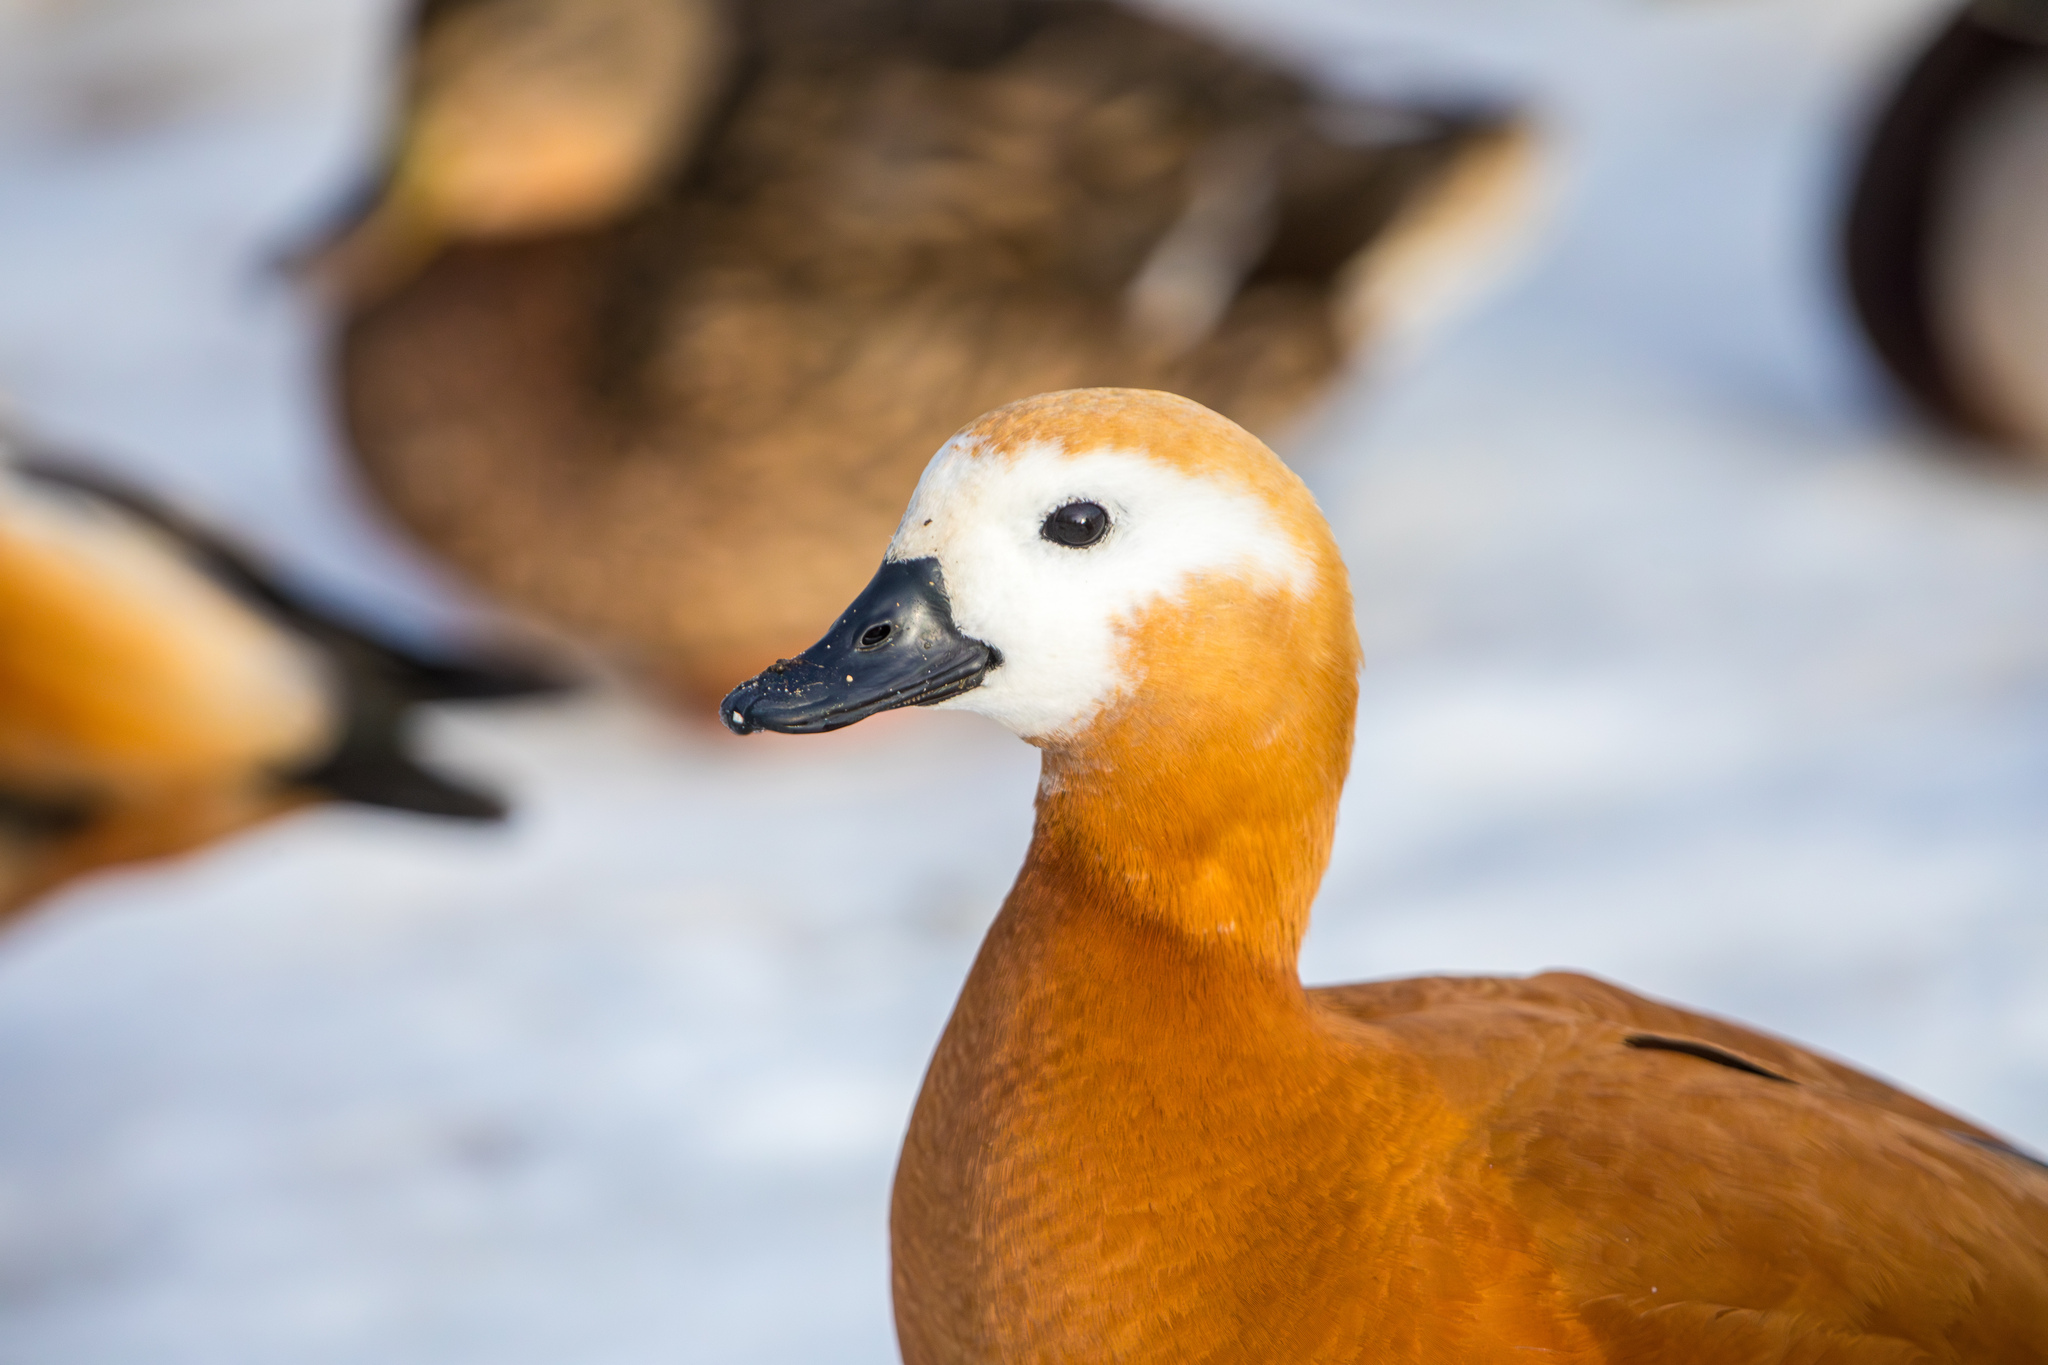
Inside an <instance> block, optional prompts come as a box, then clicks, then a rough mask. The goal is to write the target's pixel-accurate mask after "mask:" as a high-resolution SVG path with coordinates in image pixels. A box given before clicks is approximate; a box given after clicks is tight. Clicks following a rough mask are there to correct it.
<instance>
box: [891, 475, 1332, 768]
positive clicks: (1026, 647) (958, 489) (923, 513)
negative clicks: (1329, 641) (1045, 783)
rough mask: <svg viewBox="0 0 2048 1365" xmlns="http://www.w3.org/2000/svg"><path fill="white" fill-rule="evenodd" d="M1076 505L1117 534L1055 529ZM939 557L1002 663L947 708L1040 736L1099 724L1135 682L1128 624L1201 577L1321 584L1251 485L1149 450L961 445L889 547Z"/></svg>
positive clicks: (957, 607) (976, 630)
mask: <svg viewBox="0 0 2048 1365" xmlns="http://www.w3.org/2000/svg"><path fill="white" fill-rule="evenodd" d="M1070 502H1093V503H1098V504H1100V505H1101V506H1102V507H1103V508H1105V509H1107V510H1108V512H1109V515H1110V529H1109V532H1108V534H1106V535H1105V536H1103V538H1102V539H1101V540H1099V541H1097V542H1096V543H1095V544H1093V545H1090V546H1087V547H1085V548H1081V549H1075V548H1072V547H1069V546H1066V545H1061V544H1058V543H1056V542H1054V541H1050V540H1047V539H1045V537H1044V536H1043V535H1041V534H1040V528H1041V527H1042V526H1043V525H1044V524H1045V519H1046V516H1047V515H1048V514H1049V513H1051V512H1053V511H1054V510H1055V509H1057V508H1060V507H1064V506H1065V505H1067V504H1068V503H1070ZM926 556H930V557H933V558H936V559H937V560H938V561H939V568H940V570H941V571H942V572H943V573H944V575H945V584H946V595H947V596H948V597H949V598H950V599H951V600H952V606H953V622H954V624H955V625H956V626H957V627H958V628H959V629H960V630H961V632H962V633H964V634H966V635H970V636H972V637H973V638H975V639H977V640H981V641H984V642H986V643H988V644H991V645H994V646H995V647H996V648H997V649H998V650H1000V651H1001V653H1002V656H1003V663H1002V666H1001V667H1000V668H997V669H995V670H994V671H992V672H991V673H990V674H989V675H988V677H987V678H986V679H984V680H983V682H982V684H981V686H979V687H977V688H975V689H974V690H973V691H971V692H966V693H963V694H962V695H960V696H958V697H955V698H953V699H952V700H950V701H946V702H942V703H940V705H943V706H948V707H953V708H956V709H958V710H963V711H975V712H979V713H980V714H982V715H985V716H988V717H989V718H991V719H992V720H995V721H997V722H998V723H1000V724H1002V725H1004V726H1006V727H1007V728H1009V729H1010V730H1012V731H1014V732H1015V733H1017V734H1019V735H1022V736H1023V737H1024V738H1026V739H1051V738H1055V737H1060V736H1066V735H1072V734H1075V733H1078V732H1079V731H1080V730H1082V729H1084V728H1085V727H1086V726H1087V725H1088V723H1089V722H1090V721H1091V720H1093V719H1094V717H1095V715H1096V713H1097V712H1099V711H1100V710H1101V709H1102V707H1103V706H1104V704H1106V703H1107V702H1109V701H1110V700H1111V699H1112V698H1114V697H1115V696H1116V695H1117V694H1118V693H1120V692H1121V691H1123V690H1124V689H1125V688H1126V687H1127V686H1128V685H1129V682H1130V681H1131V680H1130V679H1128V678H1126V677H1125V676H1124V673H1123V667H1122V660H1121V657H1120V655H1121V653H1122V651H1121V648H1120V645H1121V638H1120V636H1121V629H1122V627H1124V626H1125V625H1126V624H1127V623H1128V622H1130V621H1131V620H1133V619H1134V618H1135V617H1136V615H1137V614H1138V613H1139V612H1141V611H1143V610H1144V609H1145V608H1147V607H1149V606H1152V605H1153V604H1155V603H1158V602H1170V601H1173V600H1175V599H1177V598H1178V597H1179V596H1180V594H1181V593H1182V592H1183V591H1184V590H1185V589H1186V586H1187V584H1188V582H1189V580H1190V579H1191V578H1194V577H1195V576H1197V575H1216V574H1220V575H1229V576H1232V577H1236V578H1239V579H1242V580H1243V581H1244V582H1245V584H1246V586H1247V588H1249V589H1252V590H1265V591H1272V590H1273V589H1275V588H1284V589H1287V590H1290V591H1292V592H1294V593H1296V594H1297V595H1307V594H1308V593H1310V592H1312V591H1313V590H1314V588H1315V583H1316V572H1315V564H1314V561H1313V560H1312V558H1311V557H1310V554H1309V552H1308V551H1307V550H1306V549H1305V548H1304V547H1303V546H1301V545H1299V544H1298V543H1296V541H1295V540H1294V538H1293V537H1292V536H1290V535H1289V534H1288V533H1287V532H1286V531H1285V530H1284V529H1282V527H1281V526H1280V524H1279V523H1278V521H1277V520H1276V519H1275V518H1274V516H1273V513H1272V511H1271V509H1270V508H1268V507H1267V506H1266V504H1265V503H1264V502H1263V501H1262V500H1261V499H1260V498H1259V497H1258V496H1257V495H1256V494H1255V493H1253V492H1252V491H1251V490H1250V489H1249V488H1248V487H1245V486H1243V485H1239V484H1236V483H1233V482H1231V481H1228V480H1220V479H1218V480H1212V479H1205V478H1197V477H1195V476H1192V475H1189V474H1185V473H1182V472H1181V471H1180V470H1178V469H1175V468H1174V467H1173V466H1171V465H1169V464H1167V463H1165V462H1164V461H1160V460H1155V459H1153V458H1151V457H1150V456H1148V455H1146V454H1144V453H1143V452H1142V451H1135V450H1125V449H1114V448H1104V449H1100V450H1090V451H1087V452H1085V453H1083V454H1080V455H1068V454H1066V453H1065V452H1064V451H1063V450H1062V449H1061V448H1060V447H1059V446H1058V445H1057V444H1055V443H1052V442H1034V443H1032V444H1030V445H1027V446H1025V447H1024V448H1023V449H1021V450H1019V451H1016V452H1014V453H1012V454H1007V455H1000V454H991V453H988V452H986V451H984V450H982V449H981V448H980V446H979V442H978V441H970V442H961V441H959V440H957V439H956V440H955V441H949V442H948V443H947V444H946V445H944V446H942V447H940V449H939V453H938V454H937V455H935V456H933V457H932V462H931V464H930V465H928V466H927V467H926V468H925V472H924V477H923V478H921V479H919V480H918V484H917V491H916V492H915V493H913V494H912V495H911V499H910V510H909V511H908V512H906V513H905V514H904V517H903V524H902V526H901V527H899V528H898V529H897V532H896V538H895V540H894V541H892V542H891V543H890V545H889V553H888V556H887V557H888V558H889V559H891V560H906V559H922V558H924V557H926Z"/></svg>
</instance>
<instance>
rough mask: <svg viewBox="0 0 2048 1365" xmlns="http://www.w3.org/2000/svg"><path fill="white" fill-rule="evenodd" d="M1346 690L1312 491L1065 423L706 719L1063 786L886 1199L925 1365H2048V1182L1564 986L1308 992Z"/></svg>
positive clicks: (934, 514)
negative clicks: (940, 731)
mask: <svg viewBox="0 0 2048 1365" xmlns="http://www.w3.org/2000/svg"><path fill="white" fill-rule="evenodd" d="M1358 666H1359V651H1358V642H1357V636H1356V633H1355V630H1354V627H1353V624H1352V607H1351V595H1350V591H1349V588H1348V586H1347V582H1346V576H1345V570H1344V565H1343V562H1342V561H1341V559H1340V558H1339V557H1338V553H1337V548H1336V545H1335V544H1334V543H1333V541H1332V539H1331V536H1330V532H1329V528H1328V527H1327V526H1326V525H1325V524H1324V521H1323V519H1322V516H1321V515H1320V513H1319V512H1318V511H1317V508H1316V505H1315V502H1314V500H1313V499H1312V497H1311V496H1310V494H1309V493H1308V491H1307V489H1305V488H1304V487H1303V486H1302V484H1301V483H1300V482H1299V481H1298V480H1297V479H1296V478H1295V477H1294V475H1292V474H1291V473H1289V472H1288V470H1287V469H1286V467H1285V466H1283V465H1282V464H1281V463H1280V461H1279V460H1277V459H1276V458H1275V457H1274V456H1273V455H1272V454H1271V453H1270V452H1269V451H1268V450H1267V449H1266V448H1265V447H1264V446H1263V445H1261V444H1260V443H1259V442H1258V441H1257V440H1256V439H1254V438H1253V437H1252V436H1250V435H1249V434H1247V433H1246V432H1245V431H1243V430H1242V429H1240V428H1239V427H1237V426H1235V425H1233V424H1232V423H1230V422H1228V421H1226V420H1224V419H1223V418H1221V417H1218V416H1217V415H1216V414H1214V413H1212V412H1209V411H1208V410H1206V409H1204V408H1202V407H1200V406H1198V405H1196V404H1195V403H1192V402H1189V401H1187V400H1185V399H1182V398H1177V397H1173V396H1170V395H1167V394H1162V393H1149V392H1138V391H1132V390H1084V391H1077V392H1068V393H1056V394H1049V395H1045V396H1042V397H1039V398H1033V399H1028V400H1026V401H1024V402H1021V403H1016V404H1013V405H1011V406H1009V407H1006V408H1002V409H999V410H997V411H996V412H994V413H991V414H989V415H988V416H986V417H983V418H982V419H980V420H979V421H977V422H975V423H974V424H972V425H971V426H969V427H967V428H965V429H964V430H962V431H961V432H960V433H959V434H958V435H956V436H955V437H954V438H953V439H952V440H950V441H949V442H947V443H946V445H945V446H944V447H942V448H941V449H940V451H939V453H938V455H937V456H936V457H935V458H934V459H933V460H932V462H931V464H930V466H929V467H928V468H927V470H926V471H925V474H924V478H923V480H922V482H920V483H919V485H918V487H917V491H916V494H915V495H914V496H913V498H912V499H911V503H910V508H909V511H908V512H907V513H906V514H905V516H904V518H903V521H902V525H901V528H900V529H899V530H898V531H897V533H896V537H895V539H894V541H893V542H892V543H891V544H890V546H889V550H888V553H887V556H886V558H885V559H884V561H883V564H882V567H881V570H880V571H879V572H878V573H877V574H876V576H875V578H874V581H873V582H872V583H871V584H870V585H869V587H868V588H867V590H866V591H865V592H864V593H862V594H861V596H860V597H859V598H858V599H856V600H855V602H854V604H853V605H852V606H851V607H850V608H849V609H848V610H847V612H846V613H845V615H844V616H842V617H841V618H840V619H839V621H838V622H837V623H836V624H834V625H833V627H832V628H831V630H830V632H829V633H828V634H827V635H826V636H825V638H824V639H822V640H820V641H819V642H818V643H817V644H816V645H814V646H813V647H812V648H811V649H809V650H808V651H806V652H805V653H804V654H803V655H801V656H799V657H797V658H794V659H787V660H784V661H782V662H780V663H778V664H776V665H775V666H774V667H772V668H770V669H769V670H768V671H767V672H765V673H763V674H762V675H760V676H759V677H757V678H755V679H753V680H752V681H750V682H748V683H745V684H743V685H742V686H741V687H740V688H738V689H737V690H735V691H734V692H733V693H732V694H731V695H730V696H729V697H728V698H727V699H726V700H725V703H724V709H723V713H722V715H723V719H724V720H725V721H726V723H727V725H728V726H729V727H730V728H732V729H734V730H736V731H738V732H740V733H746V732H748V731H751V730H756V729H772V730H780V731H787V732H793V733H810V732H815V731H822V730H830V729H835V728H837V727H839V726H842V725H848V724H851V723H853V722H855V721H857V720H860V719H861V718H863V717H865V716H868V715H871V714H874V713H875V712H878V711H883V710H887V709H890V708H892V707H899V706H913V705H915V706H929V705H938V706H947V707H952V708H957V709H963V710H971V711H977V712H980V713H981V714H983V715H987V716H989V717H992V718H993V719H995V720H997V721H999V722H1000V723H1002V724H1004V725H1005V726H1007V727H1008V728H1010V729H1011V730H1013V731H1015V732H1016V733H1017V734H1019V735H1020V736H1022V737H1023V738H1024V739H1026V740H1028V741H1029V742H1031V743H1032V744H1034V745H1036V746H1038V747H1039V748H1040V749H1041V750H1042V751H1043V754H1044V760H1043V770H1042V777H1041V779H1040V783H1039V791H1038V803H1037V804H1038V819H1037V828H1036V831H1035V833H1034V835H1033V837H1032V841H1031V846H1030V851H1029V853H1028V855H1027V856H1026V859H1025V863H1024V868H1023V871H1022V872H1021V873H1020V874H1019V875H1018V878H1017V883H1016V886H1015V888H1014V889H1013V890H1012V891H1011V893H1010V896H1009V898H1008V899H1007V901H1005V903H1004V905H1003V908H1002V912H1001V914H1000V915H998V916H997V918H996V921H995V924H994V926H993V927H992V928H991V929H990V931H989V935H988V939H987V941H986V942H985V943H984V944H983V946H982V949H981V953H980V956H979V957H978V959H977V960H976V962H975V964H974V968H973V970H972V972H971V973H970V974H969V976H968V979H967V984H966V986H965V988H964V990H963V991H962V993H961V996H960V1000H959V1003H958V1004H957V1006H956V1007H955V1009H954V1012H953V1017H952V1020H951V1022H950V1023H949V1024H948V1025H947V1027H946V1031H945V1035H944V1037H943V1038H942V1039H941V1040H940V1042H939V1045H938V1051H937V1053H936V1055H935V1056H934V1057H933V1059H932V1063H931V1069H930V1071H929V1072H928V1074H927V1075H926V1077H925V1082H924V1088H923V1092H922V1094H921V1095H920V1096H919V1098H918V1102H917V1108H916V1112H915V1114H914V1115H913V1117H912V1119H911V1122H910V1131H909V1135H908V1137H907V1138H906V1140H905V1143H904V1148H903V1156H902V1162H901V1165H900V1166H899V1168H898V1170H897V1176H896V1190H895V1199H894V1210H893V1216H892V1227H891V1236H892V1243H893V1249H894V1287H895V1299H896V1319H897V1329H898V1334H899V1337H900V1340H901V1343H902V1349H903V1356H904V1359H905V1360H906V1361H907V1362H909V1365H966V1363H967V1362H986V1363H988V1365H993V1363H994V1362H998V1361H1000V1362H1005V1363H1006V1365H1024V1362H1053V1361H1083V1360H1085V1361H1112V1360H1113V1361H1119V1362H1125V1363H1126V1365H1134V1363H1136V1362H1161V1365H1164V1363H1165V1362H1174V1363H1175V1365H1180V1363H1181V1362H1189V1361H1210V1362H1226V1361H1229V1362H1237V1361H1242V1362H1273V1363H1274V1365H1280V1363H1281V1362H1284V1363H1285V1365H1312V1363H1314V1362H1340V1361H1341V1362H1347V1365H1348V1363H1350V1362H1358V1361H1372V1362H1376V1363H1378V1365H1399V1363H1402V1362H1415V1363H1417V1365H1420V1363H1421V1362H1429V1363H1431V1365H1450V1363H1451V1362H1456V1363H1457V1365H1482V1363H1483V1362H1502V1363H1505V1362H1516V1363H1517V1365H1522V1363H1523V1362H1528V1361H1531V1360H1537V1359H1542V1360H1557V1361H1573V1362H1581V1363H1582V1365H1593V1363H1594V1362H1600V1363H1602V1365H1656V1363H1658V1362H1666V1363H1668V1365H1766V1363H1769V1365H1791V1362H1802V1363H1804V1365H1821V1363H1822V1362H1828V1363H1830V1365H1880V1363H1881V1365H1906V1363H1907V1362H1915V1365H1934V1363H1935V1362H1944V1363H1954V1365H1960V1362H1973V1363H1974V1365H1988V1362H2005V1363H2007V1365H2019V1363H2020V1362H2023V1361H2042V1360H2048V1169H2044V1168H2043V1167H2042V1166H2041V1165H2040V1164H2039V1163H2038V1162H2036V1161H2034V1160H2033V1159H2032V1158H2030V1157H2028V1156H2026V1155H2024V1154H2022V1153H2020V1152H2018V1151H2017V1150H2015V1149H2014V1148H2012V1147H2011V1146H2009V1145H2007V1144H2006V1143H2004V1142H2002V1141H2001V1140H2000V1139H1999V1138H1997V1137H1996V1136H1994V1135H1992V1134H1990V1133H1987V1132H1985V1131H1984V1130H1982V1129H1980V1128H1978V1127H1976V1126H1974V1125H1972V1124H1970V1123H1969V1122H1967V1121H1966V1120H1963V1119H1960V1118H1957V1117H1954V1116H1952V1115H1950V1114H1946V1113H1943V1112H1942V1111H1941V1110H1939V1109H1936V1108H1935V1107H1933V1106H1932V1105H1930V1104H1927V1103H1925V1102H1923V1101H1921V1100H1918V1099H1915V1098H1913V1097H1912V1096H1910V1095H1906V1094H1902V1093H1901V1092H1899V1091H1897V1090H1894V1089H1892V1088H1891V1087H1890V1086H1888V1085H1886V1084H1884V1083H1883V1082H1881V1081H1878V1080H1875V1079H1872V1078H1871V1077H1868V1076H1865V1075H1862V1074H1860V1073H1858V1072H1856V1071H1854V1070H1851V1069H1850V1068H1848V1067H1846V1066H1843V1065H1841V1064H1839V1063H1836V1062H1832V1061H1829V1060H1827V1059H1826V1058H1823V1057H1819V1056H1816V1055H1814V1054H1813V1053H1810V1052H1807V1051H1805V1050H1804V1049H1802V1048H1799V1047H1797V1046H1794V1045H1792V1044H1789V1043H1785V1042H1781V1041H1779V1040H1777V1039H1774V1038H1771V1037H1768V1036H1766V1035H1763V1034H1759V1033H1755V1032H1752V1031H1750V1030H1748V1029H1745V1028H1742V1027H1739V1026H1737V1025H1733V1024H1727V1023H1723V1022H1721V1021H1719V1020H1716V1019H1712V1018H1708V1017H1705V1016H1702V1015H1697V1014H1692V1013H1689V1012H1687V1011H1685V1010H1681V1009H1677V1008H1674V1007H1671V1006H1668V1005H1663V1004H1658V1003H1656V1002H1654V1001H1650V1000H1645V999H1643V998H1641V997H1639V996H1635V995H1632V994H1630V993H1629V992H1627V991H1624V990H1622V989H1620V988H1618V987H1615V986H1610V985H1606V984H1604V983H1602V982H1599V981H1594V980H1591V979H1589V978H1586V977H1581V976H1573V975H1564V974H1551V975H1545V976H1538V977H1533V978H1529V979H1484V978H1471V979H1459V978H1434V979H1422V980H1413V981H1396V982H1385V983H1374V984H1365V985H1351V986H1338V987H1328V988H1323V989H1318V990H1306V989H1304V988H1303V986H1302V984H1301V981H1300V978H1299V976H1298V974H1297V971H1296V956H1297V949H1298V947H1299V945H1300V942H1301V937H1302V932H1303V929H1304V928H1305V926H1306V924H1307V921H1308V914H1309V905H1310V902H1311V900H1312V899H1313V897H1314V895H1315V891H1316V886H1317V883H1318V882H1319V880H1320V879H1321V877H1322V873H1323V870H1324V866H1325V864H1326V862H1327V860H1328V856H1329V851H1330V841H1331V834H1332V828H1333V823H1334V821H1335V818H1336V812H1337V798H1338V793H1339V790H1340V789H1341V787H1342V786H1343V782H1344V777H1345V773H1346V769H1347V767H1348V764H1349V760H1350V750H1351V734H1352V718H1353V717H1352V711H1353V706H1354V703H1355V700H1356V695H1357V689H1356V673H1357V669H1358Z"/></svg>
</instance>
